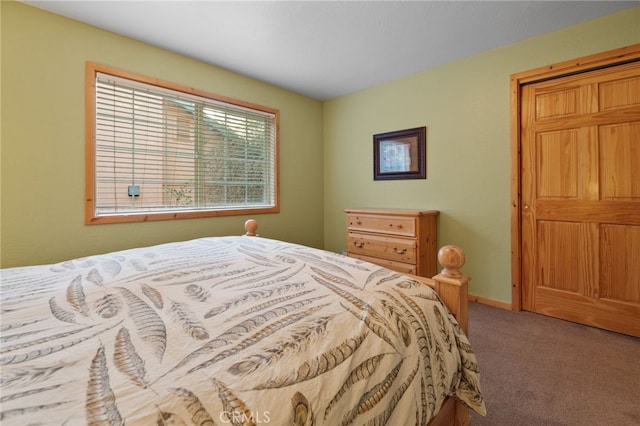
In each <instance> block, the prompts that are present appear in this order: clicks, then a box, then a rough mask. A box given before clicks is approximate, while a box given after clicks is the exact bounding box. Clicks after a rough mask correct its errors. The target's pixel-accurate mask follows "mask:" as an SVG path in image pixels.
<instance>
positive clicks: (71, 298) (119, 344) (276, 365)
mask: <svg viewBox="0 0 640 426" xmlns="http://www.w3.org/2000/svg"><path fill="white" fill-rule="evenodd" d="M1 274H2V275H1V277H0V278H1V280H2V287H1V292H0V296H1V309H2V311H1V317H0V319H1V325H2V335H1V351H0V369H1V370H0V371H1V405H0V422H1V423H2V425H21V426H22V425H29V424H33V425H35V424H56V425H63V424H64V425H84V424H105V425H106V424H109V425H111V424H114V425H116V424H117V425H120V424H125V423H126V424H129V425H134V424H135V425H151V424H158V425H160V424H187V425H191V424H197V425H216V424H217V425H224V424H234V425H240V424H247V425H249V424H256V425H259V424H272V425H287V424H300V425H312V424H316V425H321V424H326V425H332V426H333V425H348V424H357V425H364V424H390V425H404V424H412V425H413V424H426V422H427V421H428V420H429V419H430V418H431V417H432V416H433V415H434V413H435V412H437V410H438V409H439V407H440V405H441V404H442V402H443V400H444V398H445V397H446V396H448V395H455V396H456V397H457V398H459V399H460V400H462V401H464V402H465V403H466V404H467V405H469V406H470V407H471V408H472V409H474V410H476V411H478V412H480V413H484V412H485V408H484V401H483V398H482V395H481V392H480V387H479V373H478V366H477V363H476V358H475V355H474V353H473V351H472V350H471V347H470V345H469V341H468V339H467V338H466V336H465V335H464V334H463V333H462V331H461V329H460V327H459V326H458V324H457V323H456V321H455V319H453V317H452V316H451V315H450V314H449V313H448V311H447V310H446V308H445V307H444V306H443V305H442V303H441V302H440V300H439V298H438V296H437V295H436V294H435V292H433V291H432V290H431V289H430V288H428V287H426V286H423V285H421V284H419V283H418V282H416V281H413V280H410V279H408V278H407V277H403V276H402V275H400V274H397V273H395V272H393V271H390V270H388V269H384V268H380V267H378V266H375V265H371V264H368V263H364V262H361V261H358V260H355V259H351V258H348V257H344V256H340V255H337V254H333V253H329V252H325V251H320V250H316V249H312V248H308V247H304V246H299V245H294V244H288V243H284V242H281V241H275V240H270V239H265V238H260V237H244V236H242V237H221V238H204V239H197V240H192V241H186V242H178V243H170V244H163V245H159V246H155V247H148V248H138V249H133V250H126V251H120V252H114V253H110V254H105V255H101V256H92V257H87V258H82V259H76V260H72V261H68V262H63V263H59V264H54V265H43V266H34V267H23V268H11V269H4V270H2V271H1Z"/></svg>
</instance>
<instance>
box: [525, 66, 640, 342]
mask: <svg viewBox="0 0 640 426" xmlns="http://www.w3.org/2000/svg"><path fill="white" fill-rule="evenodd" d="M521 111H522V115H521V132H522V133H521V141H522V152H521V172H520V173H521V176H520V177H521V182H522V195H521V200H522V206H521V208H522V210H521V225H522V228H521V237H522V244H521V248H520V251H521V253H522V290H523V291H522V307H523V309H525V310H530V311H534V312H539V313H543V314H546V315H551V316H555V317H558V318H563V319H567V320H571V321H577V322H581V323H584V324H589V325H594V326H597V327H602V328H606V329H610V330H615V331H619V332H622V333H627V334H631V335H635V336H640V63H638V62H635V63H630V64H625V65H620V66H618V67H612V68H606V69H600V70H597V71H592V72H588V73H583V74H579V75H574V76H567V77H562V78H558V79H554V80H549V81H544V82H539V83H534V84H530V85H527V86H523V88H522V108H521Z"/></svg>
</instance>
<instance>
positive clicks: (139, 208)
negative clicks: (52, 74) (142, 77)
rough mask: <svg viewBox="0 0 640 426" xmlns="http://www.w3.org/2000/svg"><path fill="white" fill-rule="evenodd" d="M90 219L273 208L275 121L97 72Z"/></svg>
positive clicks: (236, 107) (270, 116)
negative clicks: (92, 211) (92, 188)
mask: <svg viewBox="0 0 640 426" xmlns="http://www.w3.org/2000/svg"><path fill="white" fill-rule="evenodd" d="M95 111H96V117H95V120H96V121H95V214H96V215H97V216H101V215H113V214H136V213H145V214H147V213H154V212H170V211H192V210H220V209H243V208H260V207H273V206H275V204H276V199H275V198H276V185H277V182H276V170H275V168H276V158H275V156H276V134H275V132H276V125H275V115H274V114H273V113H270V112H265V111H260V110H254V109H251V108H247V107H244V106H241V105H235V104H230V103H225V102H220V101H218V100H214V99H208V98H203V97H199V96H196V95H192V94H189V93H183V92H179V91H174V90H171V89H167V88H163V87H159V86H153V85H150V84H146V83H142V82H138V81H133V80H127V79H124V78H120V77H118V76H112V75H109V74H104V73H96V81H95Z"/></svg>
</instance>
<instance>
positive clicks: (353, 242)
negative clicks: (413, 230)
mask: <svg viewBox="0 0 640 426" xmlns="http://www.w3.org/2000/svg"><path fill="white" fill-rule="evenodd" d="M416 251H417V244H416V241H415V240H410V239H404V238H393V237H385V236H383V235H369V234H361V233H359V232H349V234H348V237H347V252H348V253H349V254H351V253H353V254H358V255H361V256H370V257H377V258H381V259H387V260H393V261H395V262H404V263H413V264H415V263H416Z"/></svg>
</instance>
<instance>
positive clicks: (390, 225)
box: [389, 223, 402, 229]
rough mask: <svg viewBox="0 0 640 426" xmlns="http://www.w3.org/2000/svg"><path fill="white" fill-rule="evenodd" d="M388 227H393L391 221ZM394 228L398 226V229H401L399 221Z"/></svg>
mask: <svg viewBox="0 0 640 426" xmlns="http://www.w3.org/2000/svg"><path fill="white" fill-rule="evenodd" d="M389 227H391V228H393V223H390V224H389ZM396 228H398V229H402V224H400V223H399V224H397V225H396Z"/></svg>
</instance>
